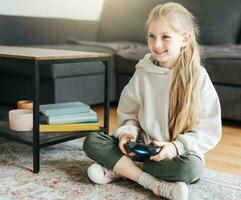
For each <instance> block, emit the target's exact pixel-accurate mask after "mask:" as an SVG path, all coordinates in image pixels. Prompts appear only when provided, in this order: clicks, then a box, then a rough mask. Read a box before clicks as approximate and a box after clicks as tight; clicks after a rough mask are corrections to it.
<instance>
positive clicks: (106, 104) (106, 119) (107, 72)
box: [104, 58, 111, 134]
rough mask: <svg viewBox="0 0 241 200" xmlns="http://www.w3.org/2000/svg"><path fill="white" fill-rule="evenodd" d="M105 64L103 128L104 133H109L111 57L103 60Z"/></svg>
mask: <svg viewBox="0 0 241 200" xmlns="http://www.w3.org/2000/svg"><path fill="white" fill-rule="evenodd" d="M104 64H105V94H104V95H105V99H104V129H105V133H106V134H108V133H109V109H110V98H109V91H110V70H111V58H110V59H109V60H108V61H104Z"/></svg>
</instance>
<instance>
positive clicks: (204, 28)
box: [0, 0, 241, 120]
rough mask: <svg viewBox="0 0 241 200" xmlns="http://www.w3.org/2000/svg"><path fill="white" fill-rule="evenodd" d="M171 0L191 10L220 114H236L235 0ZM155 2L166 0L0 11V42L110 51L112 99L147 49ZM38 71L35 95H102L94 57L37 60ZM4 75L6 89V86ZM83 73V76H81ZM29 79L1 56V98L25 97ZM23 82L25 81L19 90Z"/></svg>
mask: <svg viewBox="0 0 241 200" xmlns="http://www.w3.org/2000/svg"><path fill="white" fill-rule="evenodd" d="M176 1H177V2H180V3H182V4H183V5H184V6H185V7H187V8H188V9H189V10H190V11H191V12H192V13H193V14H194V15H195V16H196V18H197V21H198V24H199V26H200V32H201V35H200V44H201V50H202V63H203V65H204V66H205V67H206V69H207V71H208V73H209V75H210V77H211V80H212V81H213V83H214V86H215V88H216V90H217V92H218V95H219V97H220V101H221V107H222V117H223V118H227V119H233V120H241V1H240V0H229V1H221V0H202V1H200V0H176ZM162 2H167V0H148V1H147V0H122V1H119V0H105V3H104V6H103V10H102V14H101V18H100V21H99V22H93V21H78V20H67V19H50V18H34V17H19V16H0V19H1V20H0V44H2V45H24V46H34V47H40V48H53V49H70V50H85V51H86V50H87V51H98V52H109V53H111V54H112V56H113V63H112V71H111V81H112V84H111V101H113V102H116V101H118V98H119V96H120V92H121V90H122V89H123V87H124V85H125V84H126V83H127V82H128V81H129V79H130V77H131V76H132V74H133V72H134V70H135V64H136V63H137V61H138V60H139V59H140V58H142V57H143V55H144V54H145V53H147V52H148V48H147V45H146V41H145V33H144V23H145V20H146V18H147V15H148V13H149V12H150V10H151V9H152V8H153V7H154V6H155V5H157V4H159V3H162ZM75 65H82V67H81V68H79V66H78V67H76V66H75ZM40 75H41V85H40V101H41V103H49V102H63V101H73V100H79V99H81V100H83V101H85V102H86V103H89V104H97V103H102V102H103V85H104V66H103V64H102V63H100V62H95V63H82V64H80V63H75V64H61V65H60V64H56V65H50V66H44V67H43V68H41V71H40ZM9 80H10V81H11V89H6V85H7V84H8V83H9ZM87 80H88V83H89V84H85V83H86V81H87ZM29 83H30V79H29V77H27V76H26V71H25V69H24V66H22V68H21V70H15V69H13V68H10V67H9V66H6V65H4V63H0V90H1V91H4V94H5V95H4V96H0V103H2V104H3V103H4V104H13V103H15V102H16V101H17V100H18V99H25V98H31V84H29ZM23 86H24V88H28V89H25V90H24V91H22V90H21V88H23ZM76 86H77V87H76ZM72 88H73V89H72ZM76 89H77V91H76ZM12 91H15V92H14V93H13V92H12Z"/></svg>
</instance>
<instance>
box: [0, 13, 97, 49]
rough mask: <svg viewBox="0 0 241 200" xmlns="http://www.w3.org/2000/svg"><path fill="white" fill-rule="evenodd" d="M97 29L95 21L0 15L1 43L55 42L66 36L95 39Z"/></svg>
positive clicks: (61, 41) (59, 41) (62, 39)
mask: <svg viewBox="0 0 241 200" xmlns="http://www.w3.org/2000/svg"><path fill="white" fill-rule="evenodd" d="M83 30H84V31H83ZM97 30H98V22H97V21H86V20H72V19H57V18H46V17H22V16H9V15H0V44H2V45H29V44H31V45H33V44H57V43H63V41H64V40H65V39H66V38H68V37H78V38H82V39H83V40H96V38H97Z"/></svg>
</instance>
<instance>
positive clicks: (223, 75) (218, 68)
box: [202, 45, 241, 86]
mask: <svg viewBox="0 0 241 200" xmlns="http://www.w3.org/2000/svg"><path fill="white" fill-rule="evenodd" d="M240 52H241V45H219V46H202V60H203V63H204V66H205V68H206V69H207V72H208V73H209V75H210V78H211V80H212V81H213V82H214V83H221V84H227V85H238V86H241V79H240V74H241V53H240Z"/></svg>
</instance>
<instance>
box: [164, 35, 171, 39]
mask: <svg viewBox="0 0 241 200" xmlns="http://www.w3.org/2000/svg"><path fill="white" fill-rule="evenodd" d="M162 38H163V39H169V38H171V37H170V36H168V35H163V36H162Z"/></svg>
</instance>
